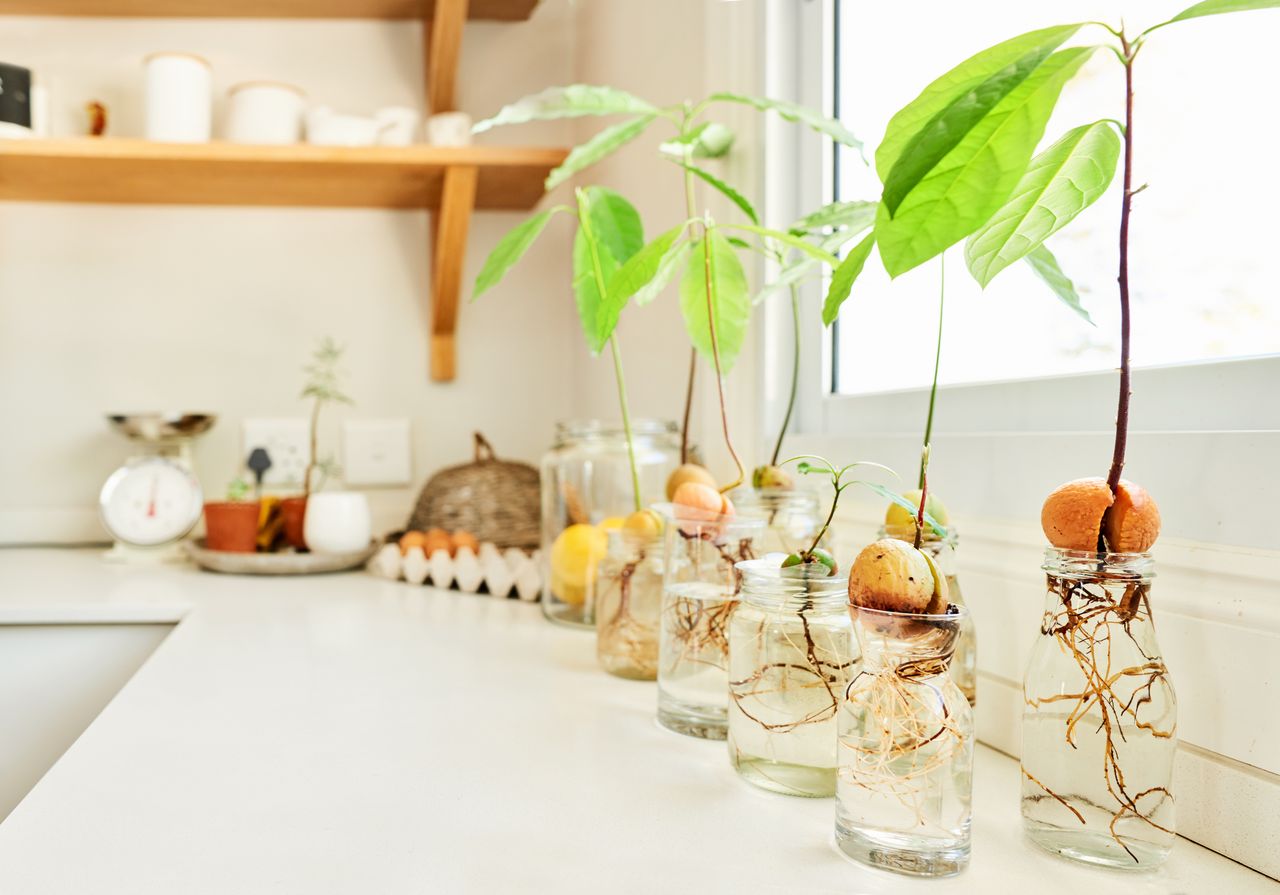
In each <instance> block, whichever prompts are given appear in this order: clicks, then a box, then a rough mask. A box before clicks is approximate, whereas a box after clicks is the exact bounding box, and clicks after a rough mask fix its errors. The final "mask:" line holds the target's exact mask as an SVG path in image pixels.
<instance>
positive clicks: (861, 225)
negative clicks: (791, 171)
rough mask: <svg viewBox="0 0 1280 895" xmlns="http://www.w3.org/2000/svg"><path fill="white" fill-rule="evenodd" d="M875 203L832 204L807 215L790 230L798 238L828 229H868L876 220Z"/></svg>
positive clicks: (858, 230)
mask: <svg viewBox="0 0 1280 895" xmlns="http://www.w3.org/2000/svg"><path fill="white" fill-rule="evenodd" d="M876 204H877V203H875V202H865V201H861V200H859V201H855V202H832V203H831V204H830V205H824V206H822V207H821V208H819V209H818V210H817V211H815V212H813V213H811V214H807V215H805V216H804V217H802V218H801V219H800V220H798V221H796V222H795V223H794V224H792V225H791V227H790V228H789V229H790V230H791V232H792V233H794V234H796V235H797V236H799V235H801V234H804V233H812V232H813V231H815V230H824V229H826V228H827V227H834V228H835V229H837V230H838V229H841V228H844V227H848V228H850V229H853V230H855V231H857V232H861V231H862V230H865V229H867V228H868V227H870V226H871V225H872V224H874V223H875V220H876Z"/></svg>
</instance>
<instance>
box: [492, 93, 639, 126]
mask: <svg viewBox="0 0 1280 895" xmlns="http://www.w3.org/2000/svg"><path fill="white" fill-rule="evenodd" d="M658 111H659V110H658V108H657V107H656V106H653V105H652V104H650V103H647V102H645V101H644V100H642V99H640V98H639V97H637V96H632V95H631V94H630V93H626V92H625V91H622V90H615V89H614V88H612V87H596V86H593V85H591V84H571V85H569V86H568V87H548V88H547V89H546V90H543V91H541V92H539V93H534V94H531V95H529V96H526V97H523V98H521V99H518V100H516V101H515V102H514V103H511V104H510V105H506V106H503V107H502V108H501V109H500V110H499V111H498V114H497V115H494V116H493V117H492V118H486V119H485V120H484V121H481V122H478V123H477V124H476V125H475V127H473V128H471V132H472V133H473V134H482V133H484V132H485V131H487V130H490V129H492V128H495V127H499V126H500V125H506V124H524V123H525V122H528V121H549V120H551V119H553V118H581V117H582V116H584V115H656V114H658Z"/></svg>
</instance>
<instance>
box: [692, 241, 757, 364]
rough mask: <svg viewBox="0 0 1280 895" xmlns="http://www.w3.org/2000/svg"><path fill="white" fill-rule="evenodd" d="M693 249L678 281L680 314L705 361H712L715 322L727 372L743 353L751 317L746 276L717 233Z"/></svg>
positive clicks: (721, 354) (729, 248) (722, 358)
mask: <svg viewBox="0 0 1280 895" xmlns="http://www.w3.org/2000/svg"><path fill="white" fill-rule="evenodd" d="M695 248H696V251H694V252H693V253H692V254H691V255H690V256H689V264H688V266H687V267H686V268H685V270H684V276H682V277H681V278H680V313H681V314H683V315H684V325H685V329H686V330H688V332H689V339H690V341H692V342H693V347H694V348H696V349H698V352H699V353H700V354H702V356H703V357H705V358H707V359H708V360H713V356H712V351H711V325H710V321H711V319H712V318H714V320H715V332H716V347H717V349H718V351H719V354H720V368H721V370H723V371H724V372H728V371H729V369H730V368H732V367H733V363H734V361H735V360H737V358H738V354H739V353H740V352H741V351H742V345H743V343H744V342H745V341H746V336H747V321H748V320H749V319H750V317H751V300H750V297H749V293H748V290H747V275H746V273H745V272H744V271H743V269H742V263H741V262H740V261H739V260H738V255H737V253H736V252H734V250H733V247H732V246H730V245H729V243H728V241H727V240H726V239H725V238H724V237H723V236H722V235H721V234H720V232H719V231H718V230H716V229H714V228H712V229H710V230H708V231H707V234H706V235H705V236H704V237H703V238H702V239H700V240H699V241H698V243H697V245H696V246H695ZM708 273H709V274H710V275H709V276H708ZM708 284H709V285H708ZM708 292H709V293H710V294H709V295H708ZM708 302H709V303H710V309H709V308H708ZM709 310H710V313H708V311H709Z"/></svg>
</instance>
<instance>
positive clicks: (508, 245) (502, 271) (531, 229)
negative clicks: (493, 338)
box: [471, 206, 566, 301]
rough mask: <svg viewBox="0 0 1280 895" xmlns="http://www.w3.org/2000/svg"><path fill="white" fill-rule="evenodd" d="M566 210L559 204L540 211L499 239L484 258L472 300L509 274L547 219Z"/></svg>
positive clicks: (545, 224) (544, 225) (541, 229)
mask: <svg viewBox="0 0 1280 895" xmlns="http://www.w3.org/2000/svg"><path fill="white" fill-rule="evenodd" d="M564 210H566V209H565V208H564V207H563V206H558V207H556V208H548V209H547V210H546V211H540V212H538V213H537V214H535V215H534V216H533V217H531V218H529V220H527V221H524V222H523V223H521V224H519V225H517V226H516V227H513V228H512V229H511V230H510V232H508V233H507V234H506V235H505V236H503V237H502V239H500V240H498V244H497V245H496V246H494V247H493V251H492V252H490V253H489V257H488V258H485V259H484V266H483V267H481V268H480V274H479V275H478V276H477V277H476V284H475V287H474V288H473V289H472V291H471V300H472V301H475V300H476V299H477V298H479V297H480V295H481V294H482V293H484V292H487V291H488V290H489V289H491V288H492V287H494V286H496V285H497V284H498V282H499V281H500V280H501V279H502V278H503V277H504V276H506V275H507V271H508V270H510V269H511V268H512V267H513V266H514V265H515V263H516V262H517V261H519V260H520V259H521V258H523V257H524V253H525V252H527V251H528V250H529V246H531V245H533V243H534V240H536V239H537V238H538V236H539V235H540V234H541V233H542V231H543V229H544V228H545V227H546V226H547V221H549V220H551V216H552V215H553V214H555V213H556V212H557V211H564Z"/></svg>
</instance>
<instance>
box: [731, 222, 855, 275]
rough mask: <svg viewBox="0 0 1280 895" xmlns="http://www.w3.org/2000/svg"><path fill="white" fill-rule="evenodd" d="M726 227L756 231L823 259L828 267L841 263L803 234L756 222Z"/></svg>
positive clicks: (749, 231)
mask: <svg viewBox="0 0 1280 895" xmlns="http://www.w3.org/2000/svg"><path fill="white" fill-rule="evenodd" d="M725 227H726V228H730V229H733V230H745V231H747V232H748V233H755V234H756V235H758V236H764V237H766V238H768V239H776V240H777V241H778V242H780V243H782V244H783V245H787V246H790V247H791V248H793V249H799V250H800V251H801V252H804V254H806V255H808V256H809V257H810V258H812V259H814V260H815V261H821V262H822V263H823V264H825V265H827V266H828V267H835V266H836V265H838V264H839V263H840V259H839V258H837V257H836V256H835V255H833V254H831V253H830V252H828V251H826V250H824V249H822V248H821V247H819V246H816V245H814V244H813V243H811V242H809V241H808V240H807V239H805V238H804V237H802V236H796V235H795V234H794V233H785V232H783V231H782V230H773V229H771V228H769V227H758V226H756V225H755V224H726V225H725Z"/></svg>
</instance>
